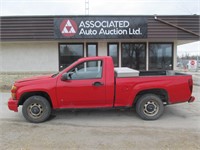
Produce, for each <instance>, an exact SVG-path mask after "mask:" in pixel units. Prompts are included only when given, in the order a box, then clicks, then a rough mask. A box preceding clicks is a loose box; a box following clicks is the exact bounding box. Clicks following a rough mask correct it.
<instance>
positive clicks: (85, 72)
mask: <svg viewBox="0 0 200 150" xmlns="http://www.w3.org/2000/svg"><path fill="white" fill-rule="evenodd" d="M68 74H69V77H70V78H71V79H72V80H78V79H96V78H101V77H102V61H100V60H97V61H87V62H84V63H81V64H79V65H77V66H76V67H74V68H73V69H71V70H70V71H69V72H68Z"/></svg>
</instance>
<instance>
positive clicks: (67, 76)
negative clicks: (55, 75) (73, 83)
mask: <svg viewBox="0 0 200 150" xmlns="http://www.w3.org/2000/svg"><path fill="white" fill-rule="evenodd" d="M69 79H70V77H69V74H68V73H63V74H62V77H61V80H62V81H66V80H69Z"/></svg>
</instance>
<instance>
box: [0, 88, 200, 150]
mask: <svg viewBox="0 0 200 150" xmlns="http://www.w3.org/2000/svg"><path fill="white" fill-rule="evenodd" d="M193 95H194V96H195V97H196V101H195V102H194V103H182V104H176V105H171V106H166V107H165V113H164V115H163V116H162V117H161V118H160V119H159V120H156V121H144V120H141V119H140V118H139V117H138V116H137V114H136V113H135V111H133V110H121V111H119V110H82V111H80V110H79V111H69V110H63V111H58V112H55V113H54V115H52V117H51V119H50V120H49V121H47V122H44V123H41V124H32V123H28V122H26V121H25V119H24V118H23V116H22V112H21V108H19V113H15V112H12V111H10V110H8V108H7V100H8V98H9V96H10V94H9V93H1V94H0V133H1V134H0V136H1V138H0V147H1V149H13V150H32V149H70V150H71V149H72V150H76V149H81V150H84V149H85V150H90V149H91V150H94V149H105V150H107V149H117V150H121V149H122V150H126V149H131V150H132V149H149V150H151V149H152V150H155V149H158V150H162V149H163V150H165V149H176V150H179V149H180V150H183V149H187V150H188V149H190V150H193V149H194V150H195V149H200V143H199V141H200V87H199V86H195V87H194V92H193Z"/></svg>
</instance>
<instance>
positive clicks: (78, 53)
mask: <svg viewBox="0 0 200 150" xmlns="http://www.w3.org/2000/svg"><path fill="white" fill-rule="evenodd" d="M81 57H83V44H77V43H72V44H70V43H69V44H68V43H66V44H59V70H60V71H61V70H63V69H64V68H66V67H68V66H69V65H71V64H72V63H73V62H75V61H76V60H78V59H79V58H81Z"/></svg>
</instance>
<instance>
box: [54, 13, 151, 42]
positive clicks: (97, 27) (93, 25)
mask: <svg viewBox="0 0 200 150" xmlns="http://www.w3.org/2000/svg"><path fill="white" fill-rule="evenodd" d="M54 37H55V39H109V38H113V39H120V38H126V39H132V38H147V18H146V17H139V16H138V17H131V16H130V17H128V16H127V17H122V16H121V17H117V16H113V17H110V16H104V17H103V16H95V17H94V16H91V17H90V16H82V17H81V16H76V17H75V16H74V17H62V18H54Z"/></svg>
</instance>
